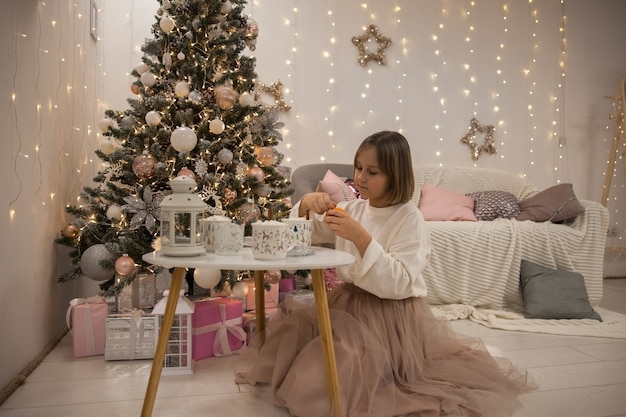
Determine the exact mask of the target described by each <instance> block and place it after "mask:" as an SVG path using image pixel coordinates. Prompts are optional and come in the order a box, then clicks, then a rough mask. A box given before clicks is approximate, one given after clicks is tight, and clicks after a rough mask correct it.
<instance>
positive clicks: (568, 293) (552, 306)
mask: <svg viewBox="0 0 626 417" xmlns="http://www.w3.org/2000/svg"><path fill="white" fill-rule="evenodd" d="M520 283H521V286H522V296H523V297H524V307H525V309H526V314H525V316H526V317H527V318H533V319H594V320H599V321H602V317H600V315H599V314H598V313H597V312H595V311H594V309H593V308H592V307H591V304H590V303H589V297H588V295H587V288H586V287H585V280H584V278H583V276H582V275H581V274H579V273H578V272H570V271H562V270H559V269H552V268H546V267H545V266H541V265H539V264H536V263H534V262H530V261H526V260H524V259H522V264H521V270H520Z"/></svg>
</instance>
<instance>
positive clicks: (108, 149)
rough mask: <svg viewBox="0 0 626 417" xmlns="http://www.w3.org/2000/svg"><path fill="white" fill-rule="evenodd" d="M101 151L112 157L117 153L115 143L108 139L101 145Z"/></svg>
mask: <svg viewBox="0 0 626 417" xmlns="http://www.w3.org/2000/svg"><path fill="white" fill-rule="evenodd" d="M100 151H101V152H102V153H103V154H105V155H111V154H112V153H113V152H115V143H114V142H113V141H111V140H108V139H105V140H103V141H102V142H101V143H100Z"/></svg>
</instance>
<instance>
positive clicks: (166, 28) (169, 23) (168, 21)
mask: <svg viewBox="0 0 626 417" xmlns="http://www.w3.org/2000/svg"><path fill="white" fill-rule="evenodd" d="M174 26H175V24H174V19H172V18H171V17H169V16H165V17H163V18H161V21H160V22H159V27H161V30H163V32H165V33H170V32H171V31H172V30H173V29H174Z"/></svg>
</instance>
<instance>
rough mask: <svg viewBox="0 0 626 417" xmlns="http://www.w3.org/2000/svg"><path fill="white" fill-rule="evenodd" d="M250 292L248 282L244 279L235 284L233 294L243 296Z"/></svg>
mask: <svg viewBox="0 0 626 417" xmlns="http://www.w3.org/2000/svg"><path fill="white" fill-rule="evenodd" d="M247 294H248V284H246V283H245V282H243V281H239V282H237V283H236V284H235V285H233V295H234V296H235V297H239V298H243V297H245V296H246V295H247Z"/></svg>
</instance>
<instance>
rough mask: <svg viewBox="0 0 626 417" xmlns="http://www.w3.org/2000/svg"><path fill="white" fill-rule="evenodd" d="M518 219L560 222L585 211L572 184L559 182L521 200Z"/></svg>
mask: <svg viewBox="0 0 626 417" xmlns="http://www.w3.org/2000/svg"><path fill="white" fill-rule="evenodd" d="M519 206H520V209H521V212H520V214H518V215H517V217H516V219H517V220H532V221H535V222H545V221H548V220H549V221H551V222H552V223H558V222H562V221H565V220H570V219H573V218H574V217H576V216H578V215H579V214H581V213H584V212H585V208H584V207H583V206H582V204H580V201H578V199H577V198H576V195H575V194H574V190H573V187H572V184H567V183H564V184H557V185H553V186H552V187H550V188H546V189H545V190H543V191H541V192H539V193H537V194H535V195H533V196H532V197H529V198H527V199H526V200H522V201H520V202H519Z"/></svg>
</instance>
